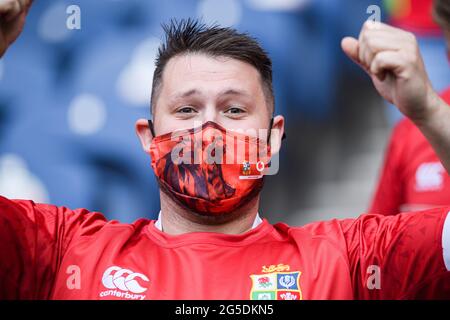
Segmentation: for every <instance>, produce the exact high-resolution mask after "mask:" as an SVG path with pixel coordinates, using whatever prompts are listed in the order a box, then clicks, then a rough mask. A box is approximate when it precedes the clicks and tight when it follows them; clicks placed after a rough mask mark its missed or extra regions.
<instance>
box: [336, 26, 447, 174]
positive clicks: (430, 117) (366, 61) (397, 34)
mask: <svg viewBox="0 0 450 320" xmlns="http://www.w3.org/2000/svg"><path fill="white" fill-rule="evenodd" d="M342 49H343V50H344V52H345V53H346V54H347V55H348V56H349V57H350V58H351V59H352V60H353V61H355V62H356V63H357V64H359V65H360V66H361V67H362V68H363V69H364V70H365V71H366V72H367V73H368V74H369V76H370V77H371V79H372V82H373V84H374V86H375V88H376V89H377V90H378V92H379V93H380V95H381V96H382V97H383V98H385V99H386V100H388V101H389V102H391V103H393V104H394V105H396V106H397V108H398V109H399V110H400V111H401V112H402V113H403V114H404V115H405V116H407V117H408V118H410V119H411V120H412V121H413V122H414V123H415V124H416V125H417V127H418V128H419V129H420V130H421V131H422V133H423V134H424V136H425V137H426V138H427V139H428V141H429V142H430V144H431V145H432V146H433V148H434V150H435V151H436V153H437V155H438V156H439V157H440V159H441V161H442V164H443V165H444V167H445V168H446V169H447V172H449V173H450V107H449V106H448V105H447V104H446V103H445V102H444V101H443V100H442V99H441V98H440V97H439V95H438V94H437V93H436V92H435V91H434V90H433V88H432V86H431V83H430V80H429V79H428V76H427V73H426V71H425V67H424V63H423V60H422V57H421V55H420V51H419V47H418V45H417V41H416V38H415V37H414V35H413V34H411V33H410V32H406V31H404V30H401V29H398V28H394V27H391V26H389V25H386V24H383V23H380V22H366V23H365V24H364V26H363V28H362V29H361V32H360V34H359V38H358V39H354V38H351V37H346V38H344V39H343V40H342Z"/></svg>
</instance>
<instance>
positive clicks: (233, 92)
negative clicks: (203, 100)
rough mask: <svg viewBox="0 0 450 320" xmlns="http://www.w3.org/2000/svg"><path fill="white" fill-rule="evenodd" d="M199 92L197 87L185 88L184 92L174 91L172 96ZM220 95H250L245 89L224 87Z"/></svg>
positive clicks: (177, 96)
mask: <svg viewBox="0 0 450 320" xmlns="http://www.w3.org/2000/svg"><path fill="white" fill-rule="evenodd" d="M199 94H201V92H200V91H199V90H197V89H190V90H187V91H185V92H179V93H175V94H174V95H173V98H174V99H180V98H188V97H190V96H194V95H199ZM222 95H238V96H247V97H248V96H251V95H250V94H249V93H247V92H246V91H242V90H239V89H232V88H230V89H226V90H224V91H222V92H220V94H219V96H222Z"/></svg>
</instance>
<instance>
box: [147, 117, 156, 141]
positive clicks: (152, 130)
mask: <svg viewBox="0 0 450 320" xmlns="http://www.w3.org/2000/svg"><path fill="white" fill-rule="evenodd" d="M147 121H148V128H149V129H150V132H151V133H152V136H153V138H154V137H156V135H155V129H154V128H153V122H152V120H150V119H149V120H147Z"/></svg>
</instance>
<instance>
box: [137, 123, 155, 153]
mask: <svg viewBox="0 0 450 320" xmlns="http://www.w3.org/2000/svg"><path fill="white" fill-rule="evenodd" d="M135 129H136V134H137V136H138V138H139V140H140V141H141V145H142V149H143V150H144V152H146V153H149V152H150V144H151V143H152V140H153V138H154V137H153V134H152V130H151V129H150V127H149V124H148V120H147V119H139V120H137V121H136V124H135Z"/></svg>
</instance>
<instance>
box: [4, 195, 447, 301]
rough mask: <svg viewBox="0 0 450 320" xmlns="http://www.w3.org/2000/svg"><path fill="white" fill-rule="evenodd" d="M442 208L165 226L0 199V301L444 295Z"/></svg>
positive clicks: (445, 224) (428, 296) (346, 297)
mask: <svg viewBox="0 0 450 320" xmlns="http://www.w3.org/2000/svg"><path fill="white" fill-rule="evenodd" d="M449 210H450V208H447V209H445V210H444V209H443V208H440V209H433V210H429V211H423V212H417V213H405V214H400V215H396V216H387V217H386V216H382V215H362V216H360V217H359V218H358V219H347V220H340V221H339V220H331V221H328V222H317V223H312V224H309V225H306V226H304V227H290V226H287V225H286V224H283V223H279V224H275V225H271V224H269V223H268V222H267V220H264V221H263V222H262V223H260V224H259V225H258V226H257V227H256V228H254V229H252V230H250V231H247V232H245V233H243V234H240V235H226V234H219V233H199V232H195V233H187V234H183V235H176V236H174V235H168V234H166V233H164V232H162V231H160V230H158V229H157V228H156V227H155V221H154V220H146V219H141V220H138V221H136V222H134V223H133V224H122V223H119V222H117V221H109V222H108V221H106V219H105V218H104V217H103V216H102V215H101V214H99V213H96V212H89V211H87V210H85V209H77V210H69V209H67V208H64V207H55V206H52V205H43V204H35V203H34V202H32V201H25V200H8V199H6V198H3V197H0V252H1V256H2V259H0V299H123V300H140V299H284V300H288V299H413V298H426V299H432V298H450V272H448V271H447V268H449V267H450V261H448V259H449V257H450V253H449V249H450V248H449V247H450V230H449V229H450V219H447V220H446V216H447V212H448V211H449ZM443 230H446V231H443ZM443 239H447V240H445V241H444V245H443ZM443 252H444V253H445V254H443ZM444 257H445V258H444ZM445 259H447V260H445ZM446 266H447V267H446Z"/></svg>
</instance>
